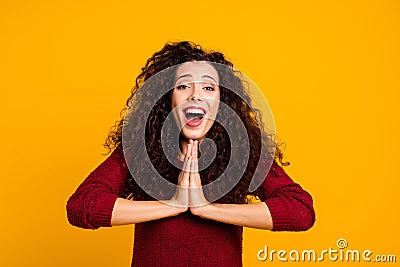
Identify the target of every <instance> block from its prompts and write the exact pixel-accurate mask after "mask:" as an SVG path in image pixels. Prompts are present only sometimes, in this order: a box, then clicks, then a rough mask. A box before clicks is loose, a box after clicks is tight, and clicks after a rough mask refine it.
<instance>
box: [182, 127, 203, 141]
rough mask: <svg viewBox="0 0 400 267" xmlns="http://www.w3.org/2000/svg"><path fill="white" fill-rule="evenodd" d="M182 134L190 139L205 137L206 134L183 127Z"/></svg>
mask: <svg viewBox="0 0 400 267" xmlns="http://www.w3.org/2000/svg"><path fill="white" fill-rule="evenodd" d="M182 136H183V137H185V138H186V139H188V140H189V139H193V140H199V139H203V138H204V136H205V134H203V133H202V132H194V131H191V130H186V129H182Z"/></svg>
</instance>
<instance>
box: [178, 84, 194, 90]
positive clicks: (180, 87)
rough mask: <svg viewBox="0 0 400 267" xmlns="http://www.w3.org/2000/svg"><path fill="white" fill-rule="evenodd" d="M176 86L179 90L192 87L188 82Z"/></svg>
mask: <svg viewBox="0 0 400 267" xmlns="http://www.w3.org/2000/svg"><path fill="white" fill-rule="evenodd" d="M175 88H176V89H178V90H183V89H188V88H190V86H189V85H188V84H180V85H177V86H175Z"/></svg>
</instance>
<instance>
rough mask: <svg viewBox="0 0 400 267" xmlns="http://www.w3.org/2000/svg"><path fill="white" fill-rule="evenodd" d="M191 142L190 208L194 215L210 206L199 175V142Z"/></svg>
mask: <svg viewBox="0 0 400 267" xmlns="http://www.w3.org/2000/svg"><path fill="white" fill-rule="evenodd" d="M191 141H192V140H190V141H189V144H191V157H190V158H191V164H190V175H189V207H190V211H191V212H192V213H193V214H196V212H197V211H198V210H199V208H201V207H202V206H205V205H207V204H209V202H208V201H207V199H206V198H205V197H204V193H203V189H202V185H201V178H200V174H199V165H198V162H199V161H198V144H199V141H197V140H196V141H192V142H191Z"/></svg>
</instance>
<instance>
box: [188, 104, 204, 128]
mask: <svg viewBox="0 0 400 267" xmlns="http://www.w3.org/2000/svg"><path fill="white" fill-rule="evenodd" d="M184 114H185V120H186V124H187V125H188V126H190V127H197V126H199V125H200V124H201V123H202V122H203V119H204V117H205V115H206V112H205V110H204V109H203V108H200V107H188V108H186V109H185V110H184Z"/></svg>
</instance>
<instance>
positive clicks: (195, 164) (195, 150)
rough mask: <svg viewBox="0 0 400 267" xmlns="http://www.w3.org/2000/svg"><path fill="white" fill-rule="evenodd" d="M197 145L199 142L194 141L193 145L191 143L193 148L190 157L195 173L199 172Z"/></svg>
mask: <svg viewBox="0 0 400 267" xmlns="http://www.w3.org/2000/svg"><path fill="white" fill-rule="evenodd" d="M198 144H199V141H197V140H196V141H194V143H193V148H192V150H193V153H192V155H193V160H194V161H193V165H194V171H195V172H199V158H198V149H199V146H198Z"/></svg>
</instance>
